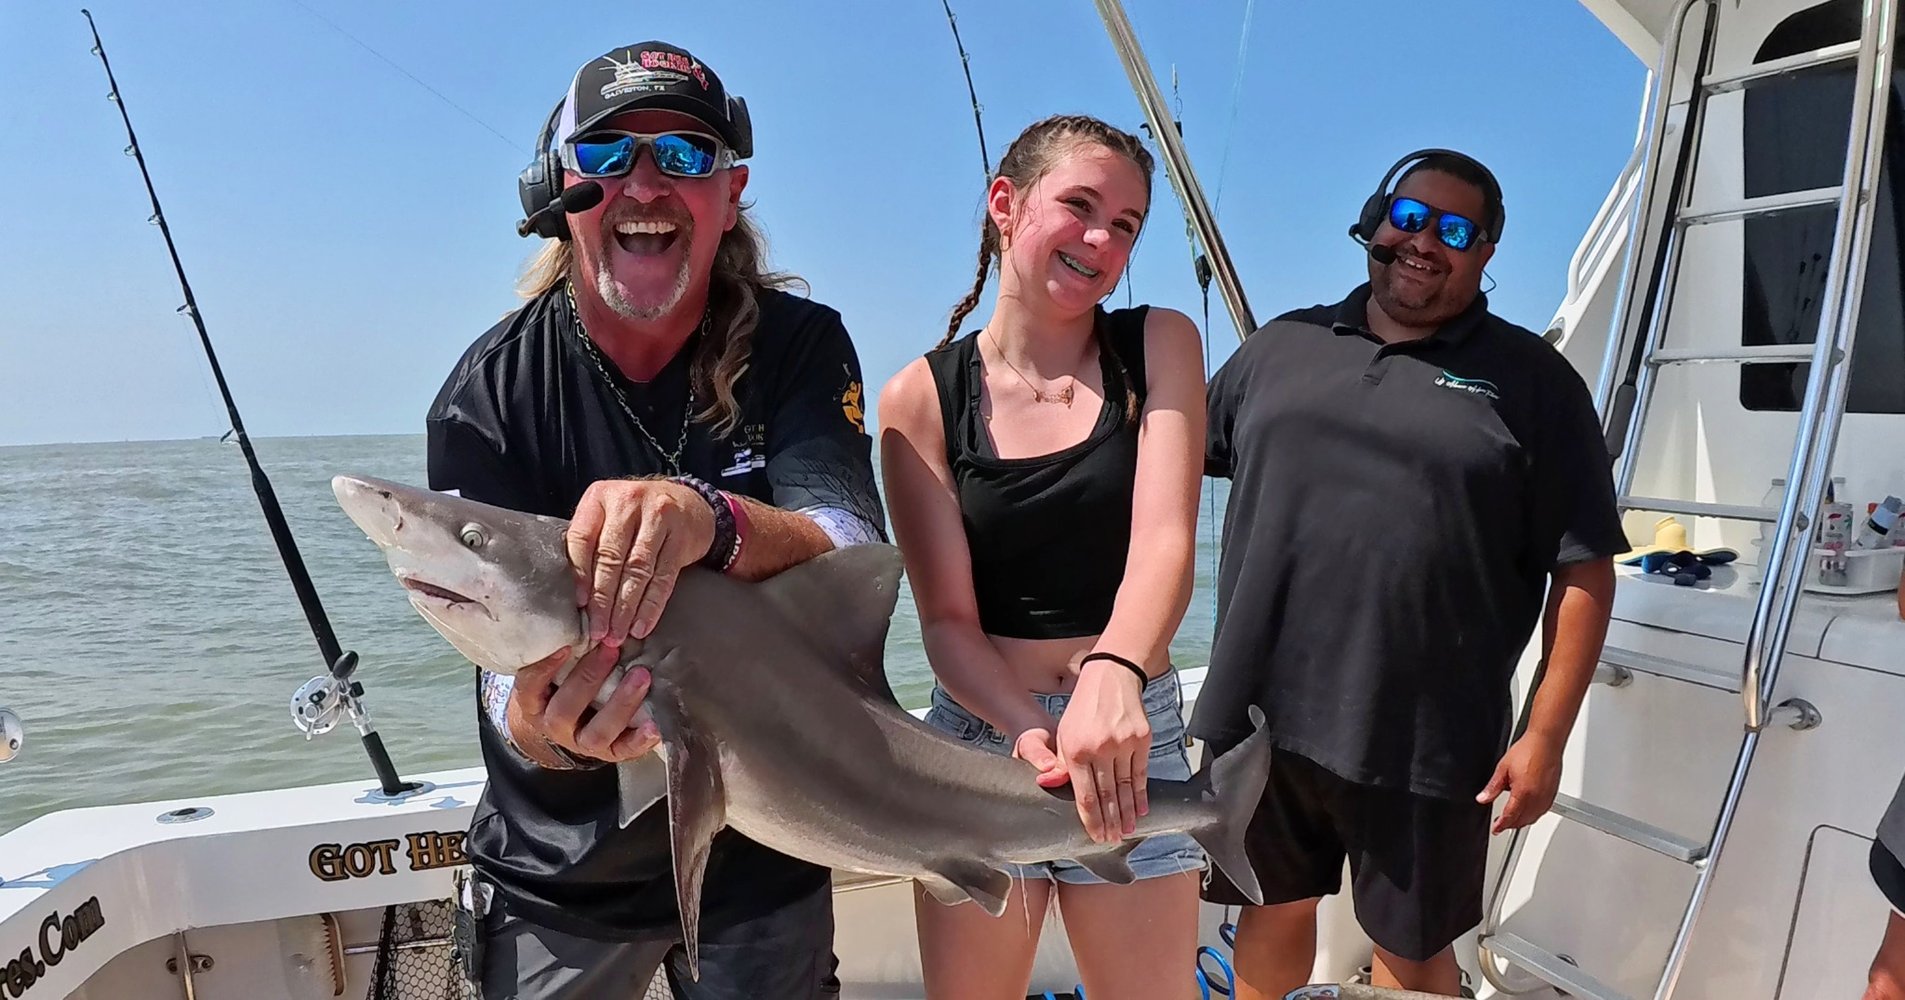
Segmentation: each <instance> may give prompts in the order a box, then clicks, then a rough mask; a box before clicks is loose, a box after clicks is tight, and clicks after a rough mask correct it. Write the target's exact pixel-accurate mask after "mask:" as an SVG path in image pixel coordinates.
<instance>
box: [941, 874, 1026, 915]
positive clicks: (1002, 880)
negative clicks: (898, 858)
mask: <svg viewBox="0 0 1905 1000" xmlns="http://www.w3.org/2000/svg"><path fill="white" fill-rule="evenodd" d="M919 883H920V884H921V885H923V886H925V887H926V891H927V892H930V893H932V894H933V898H934V899H937V900H939V901H940V902H942V903H944V904H946V905H947V906H952V905H953V904H955V903H963V902H965V901H966V900H968V899H970V900H972V901H973V902H975V903H978V904H979V908H980V909H982V910H984V911H986V913H988V914H990V915H992V916H995V917H996V916H998V915H999V914H1001V913H1004V912H1005V900H1006V895H1007V894H1008V893H1010V892H1011V891H1012V876H1010V875H1007V874H1006V873H1004V872H1002V871H1000V870H998V869H997V868H988V867H986V866H985V865H982V864H979V863H978V862H976V861H948V862H946V863H944V864H941V865H937V866H935V868H934V870H933V874H932V875H930V876H922V877H921V878H920V880H919Z"/></svg>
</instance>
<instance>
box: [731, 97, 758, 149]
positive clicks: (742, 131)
mask: <svg viewBox="0 0 1905 1000" xmlns="http://www.w3.org/2000/svg"><path fill="white" fill-rule="evenodd" d="M728 120H729V121H730V122H732V123H733V124H734V135H735V144H734V155H735V157H736V158H737V159H742V160H745V159H747V158H749V157H751V156H753V155H754V119H753V118H751V117H749V116H748V113H747V100H746V99H744V98H741V97H729V98H728Z"/></svg>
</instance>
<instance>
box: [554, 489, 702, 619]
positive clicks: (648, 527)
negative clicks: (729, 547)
mask: <svg viewBox="0 0 1905 1000" xmlns="http://www.w3.org/2000/svg"><path fill="white" fill-rule="evenodd" d="M566 541H567V544H568V548H569V562H570V563H571V564H572V565H574V566H575V568H576V606H578V607H586V608H588V611H589V638H590V640H592V641H594V642H598V643H603V644H606V645H608V646H610V647H620V646H621V645H622V643H624V642H626V641H627V640H628V637H629V636H630V635H633V636H634V637H635V638H637V639H645V638H647V637H648V633H649V632H651V631H653V630H654V628H655V623H656V622H657V621H660V620H661V612H662V608H663V607H664V606H666V605H667V603H668V598H669V596H670V595H671V594H673V593H674V591H675V581H676V579H677V578H678V577H679V576H680V575H681V570H682V568H683V567H684V566H688V565H690V564H692V563H694V562H696V561H698V560H699V559H701V557H702V556H705V555H707V553H708V547H709V546H710V545H713V544H714V512H713V511H712V510H710V509H709V508H708V503H707V501H706V500H703V499H702V498H701V495H700V494H699V493H696V492H695V491H694V490H693V489H692V488H690V487H687V486H683V485H682V484H680V483H671V482H667V481H664V480H660V479H617V480H603V481H600V482H596V483H592V484H590V486H589V488H588V490H587V491H586V492H584V493H583V494H582V500H581V502H579V503H578V504H576V509H575V516H573V517H571V518H570V519H569V531H568V535H567V538H566Z"/></svg>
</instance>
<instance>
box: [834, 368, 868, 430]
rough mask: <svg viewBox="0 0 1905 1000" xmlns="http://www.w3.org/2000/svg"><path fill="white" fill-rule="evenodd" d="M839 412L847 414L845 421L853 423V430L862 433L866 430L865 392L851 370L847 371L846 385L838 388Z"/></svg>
mask: <svg viewBox="0 0 1905 1000" xmlns="http://www.w3.org/2000/svg"><path fill="white" fill-rule="evenodd" d="M841 367H843V368H844V367H845V366H844V365H843V366H841ZM840 412H842V413H844V414H846V415H847V422H848V423H850V424H852V425H853V429H854V430H856V431H859V432H860V433H862V434H865V433H866V432H867V419H866V397H865V393H864V392H863V391H862V390H861V388H860V382H859V380H858V379H855V378H854V377H853V372H851V371H849V372H847V387H846V388H845V389H842V390H840Z"/></svg>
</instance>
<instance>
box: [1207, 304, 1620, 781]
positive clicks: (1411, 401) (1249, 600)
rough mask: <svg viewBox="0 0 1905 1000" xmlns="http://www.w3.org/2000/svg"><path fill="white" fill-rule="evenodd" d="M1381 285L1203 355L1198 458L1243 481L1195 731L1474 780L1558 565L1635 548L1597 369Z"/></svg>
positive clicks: (1361, 775)
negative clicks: (1409, 318)
mask: <svg viewBox="0 0 1905 1000" xmlns="http://www.w3.org/2000/svg"><path fill="white" fill-rule="evenodd" d="M1368 302H1369V286H1368V285H1367V284H1365V285H1363V286H1361V287H1359V288H1357V289H1356V290H1355V291H1354V292H1352V293H1351V294H1350V296H1349V298H1348V299H1346V300H1344V301H1343V302H1341V303H1338V304H1336V305H1329V306H1315V307H1312V308H1309V309H1304V310H1299V311H1296V312H1292V313H1289V314H1287V315H1284V316H1280V317H1278V318H1277V319H1275V320H1273V321H1272V322H1270V323H1269V324H1267V325H1265V326H1264V327H1263V328H1262V329H1260V330H1258V331H1257V332H1256V333H1255V334H1253V335H1252V336H1251V337H1250V338H1249V339H1248V340H1246V341H1245V342H1244V344H1243V346H1241V347H1240V348H1238V350H1237V353H1236V354H1235V355H1233V356H1232V357H1231V358H1230V360H1229V361H1227V362H1226V363H1225V364H1224V366H1223V368H1222V369H1221V370H1219V371H1218V373H1217V374H1216V375H1215V376H1214V377H1213V378H1212V380H1211V383H1210V390H1209V402H1210V424H1209V427H1210V431H1209V441H1208V448H1207V454H1206V459H1205V461H1206V473H1207V474H1208V475H1212V476H1220V477H1228V478H1229V479H1230V480H1231V491H1230V502H1229V509H1228V510H1227V512H1226V513H1225V519H1224V544H1223V555H1222V563H1221V566H1220V569H1219V574H1218V612H1217V616H1218V617H1217V634H1216V638H1215V640H1214V642H1213V645H1212V649H1211V665H1210V671H1209V679H1208V680H1207V681H1206V682H1205V685H1204V689H1203V691H1202V693H1201V694H1200V695H1199V696H1198V700H1197V711H1196V714H1195V716H1194V718H1193V720H1192V731H1193V732H1194V733H1195V734H1196V735H1198V736H1200V737H1203V738H1205V739H1206V740H1209V741H1211V742H1212V743H1213V744H1215V745H1217V746H1219V747H1222V746H1225V745H1228V744H1231V743H1234V742H1236V741H1237V740H1240V739H1241V738H1242V737H1243V736H1244V735H1246V734H1247V733H1248V731H1249V722H1248V716H1247V714H1246V709H1247V707H1248V706H1250V705H1253V704H1254V705H1257V706H1259V707H1261V708H1262V709H1263V710H1264V713H1265V715H1266V716H1267V717H1268V719H1269V724H1270V730H1271V733H1272V736H1273V739H1274V741H1275V743H1276V744H1277V745H1278V746H1280V747H1282V748H1284V749H1286V750H1289V751H1291V752H1294V753H1298V754H1301V755H1303V756H1305V757H1308V758H1310V759H1311V760H1314V761H1315V762H1317V763H1318V764H1321V765H1322V766H1324V767H1326V768H1328V769H1329V770H1331V771H1333V772H1335V773H1336V774H1338V775H1341V776H1342V777H1344V778H1346V779H1348V780H1350V781H1354V782H1359V783H1363V784H1369V785H1378V786H1384V787H1391V788H1398V789H1407V790H1409V791H1412V792H1415V793H1417V794H1422V795H1430V796H1436V797H1441V798H1450V799H1473V798H1474V796H1475V795H1476V794H1477V793H1478V792H1480V791H1481V790H1482V787H1483V786H1484V785H1485V784H1486V783H1487V781H1488V778H1489V775H1490V774H1491V773H1492V772H1493V770H1494V767H1495V764H1496V763H1497V761H1498V760H1499V757H1500V754H1501V753H1502V751H1503V749H1504V748H1505V744H1506V739H1507V735H1508V732H1509V728H1510V724H1511V720H1512V709H1511V706H1510V705H1509V697H1508V682H1509V678H1510V676H1511V675H1512V674H1513V672H1514V666H1515V662H1516V659H1517V658H1518V656H1519V654H1520V652H1521V650H1522V648H1523V647H1524V645H1525V644H1526V642H1527V640H1528V638H1529V636H1530V635H1531V634H1532V631H1533V629H1534V627H1535V625H1536V624H1537V623H1538V622H1539V620H1540V616H1541V610H1542V605H1543V599H1544V596H1545V593H1546V577H1547V574H1548V573H1549V572H1550V571H1552V570H1554V569H1555V568H1557V567H1559V566H1562V565H1565V564H1568V563H1572V562H1577V561H1582V560H1588V559H1595V558H1599V557H1603V556H1611V555H1613V554H1615V553H1618V552H1621V551H1623V550H1625V549H1626V548H1627V542H1626V539H1625V537H1624V535H1623V534H1622V531H1621V524H1620V518H1619V516H1618V514H1617V512H1616V509H1615V505H1614V493H1613V482H1612V478H1611V475H1610V472H1609V464H1610V463H1609V460H1608V454H1607V448H1606V446H1605V444H1604V443H1603V440H1602V436H1601V426H1600V422H1599V420H1598V418H1597V417H1596V415H1595V412H1594V407H1593V402H1592V400H1591V398H1590V395H1589V392H1588V389H1587V386H1586V385H1585V384H1584V383H1583V382H1582V380H1581V378H1580V376H1579V375H1577V374H1576V373H1575V371H1574V369H1573V368H1572V367H1571V366H1569V364H1568V363H1567V361H1566V360H1565V359H1563V358H1562V357H1561V355H1560V353H1559V352H1558V351H1556V350H1555V349H1554V348H1553V347H1551V346H1550V345H1549V344H1548V343H1547V342H1545V341H1543V340H1542V339H1541V338H1540V337H1537V336H1536V335H1534V334H1533V333H1531V332H1529V331H1528V330H1525V329H1523V328H1521V327H1518V326H1515V325H1514V324H1512V323H1508V322H1506V321H1504V320H1502V319H1500V318H1498V317H1496V316H1493V315H1491V314H1490V313H1489V312H1488V304H1487V300H1486V298H1484V297H1480V296H1478V297H1477V298H1476V301H1475V303H1474V304H1473V305H1472V306H1471V307H1470V308H1469V309H1468V310H1467V311H1466V312H1464V313H1463V314H1462V315H1461V316H1459V317H1457V318H1456V319H1454V320H1452V321H1450V322H1449V323H1448V324H1447V325H1445V326H1444V327H1443V328H1442V329H1440V330H1438V331H1436V332H1435V333H1434V334H1433V335H1431V336H1429V337H1427V338H1425V339H1423V340H1420V341H1416V342H1412V343H1397V344H1384V343H1382V342H1381V341H1380V340H1378V339H1377V338H1376V337H1375V335H1374V334H1372V333H1370V332H1369V330H1368V324H1367V315H1366V312H1365V310H1366V308H1367V306H1368Z"/></svg>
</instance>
